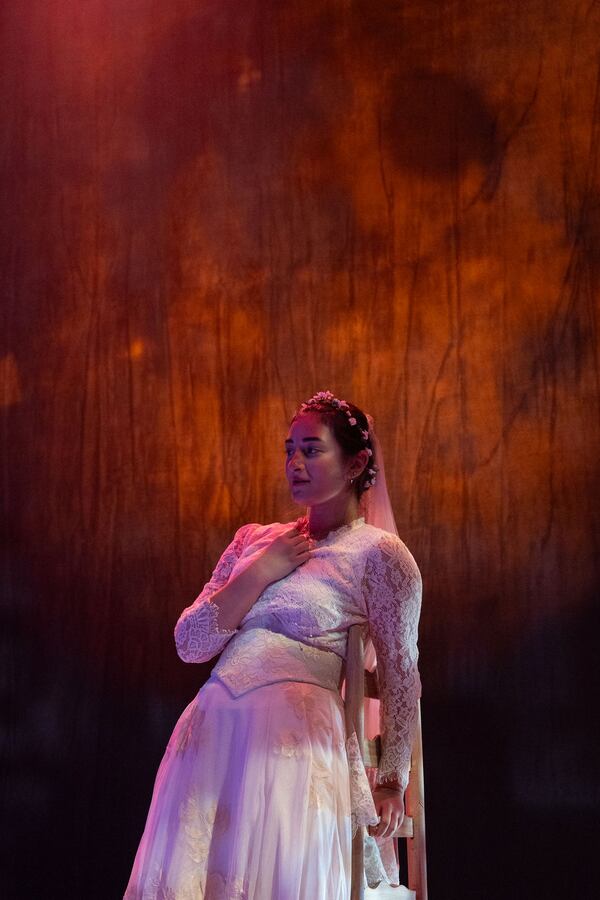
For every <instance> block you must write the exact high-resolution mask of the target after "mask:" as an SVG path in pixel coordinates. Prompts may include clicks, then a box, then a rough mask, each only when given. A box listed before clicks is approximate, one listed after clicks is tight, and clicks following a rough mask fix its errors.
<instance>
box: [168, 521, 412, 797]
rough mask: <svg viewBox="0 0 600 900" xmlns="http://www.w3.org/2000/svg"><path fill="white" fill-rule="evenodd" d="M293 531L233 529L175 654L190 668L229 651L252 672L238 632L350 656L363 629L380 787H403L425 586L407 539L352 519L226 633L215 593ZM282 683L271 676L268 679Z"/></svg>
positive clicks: (179, 629) (182, 624) (187, 613)
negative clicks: (372, 666) (375, 684)
mask: <svg viewBox="0 0 600 900" xmlns="http://www.w3.org/2000/svg"><path fill="white" fill-rule="evenodd" d="M293 524H294V523H280V522H276V523H273V524H270V525H259V524H257V523H250V524H248V525H243V526H242V527H241V528H239V529H238V530H237V531H236V533H235V536H234V538H233V540H232V542H231V543H230V544H229V546H228V547H227V548H226V549H225V551H224V552H223V554H222V556H221V558H220V560H219V562H218V563H217V565H216V567H215V570H214V572H213V574H212V576H211V579H210V581H208V583H207V584H206V585H205V586H204V588H203V589H202V591H201V593H200V594H199V596H198V597H197V598H196V600H195V601H194V603H192V604H191V606H189V607H187V608H186V609H184V610H183V612H182V613H181V616H180V617H179V620H178V622H177V624H176V626H175V643H176V647H177V652H178V654H179V656H180V657H181V659H183V660H184V661H186V662H205V661H207V660H209V659H211V658H212V657H214V656H215V655H217V654H219V653H221V651H222V650H224V648H225V647H226V645H228V644H229V647H228V653H227V654H224V656H228V657H229V658H230V659H231V660H233V659H236V658H237V659H239V660H240V661H242V660H244V659H246V665H248V655H247V654H246V655H244V654H243V653H240V654H237V653H236V650H235V643H236V635H240V638H239V640H240V645H243V644H244V643H245V641H246V637H248V632H249V630H250V629H265V630H267V631H268V632H278V633H280V634H282V635H286V636H287V637H288V638H292V639H293V640H294V641H296V642H300V644H303V645H308V647H314V648H318V649H319V650H327V651H330V652H331V653H334V654H336V655H337V656H338V657H340V658H341V659H344V658H345V655H346V645H347V636H348V629H349V627H350V626H351V625H354V624H357V623H358V624H361V625H363V627H364V635H365V637H367V636H370V637H371V640H372V642H373V646H374V648H375V653H376V655H377V664H378V665H377V672H378V681H379V697H380V701H381V707H380V723H381V738H382V756H381V760H380V766H379V770H378V775H377V780H378V781H385V779H386V778H391V777H395V778H397V779H398V781H399V783H400V785H401V786H402V787H405V786H406V783H407V781H408V770H409V764H410V752H411V747H412V741H413V736H414V728H415V725H416V715H417V700H418V698H419V696H420V679H419V673H418V669H417V659H418V649H417V627H418V621H419V614H420V608H421V595H422V581H421V575H420V572H419V569H418V567H417V564H416V562H415V560H414V558H413V556H412V555H411V553H410V551H409V550H408V548H407V547H406V545H405V544H404V543H403V542H402V541H401V540H400V538H398V537H397V536H396V535H393V534H389V533H388V532H386V531H383V530H381V529H379V528H375V527H374V526H372V525H369V524H366V523H365V521H364V518H362V517H361V518H358V519H355V520H354V521H353V522H351V523H350V524H348V525H344V526H341V527H340V528H337V529H335V530H334V531H332V532H330V533H329V534H328V535H327V537H325V538H324V539H322V540H320V541H315V542H313V545H312V551H311V556H310V558H309V560H308V561H307V562H306V563H304V564H302V565H301V566H298V567H297V568H296V569H294V571H292V572H291V573H290V574H289V575H287V576H286V577H285V578H282V579H280V580H279V581H275V582H273V583H272V584H270V585H268V587H267V588H266V589H265V590H264V591H263V592H262V594H261V595H260V596H259V598H258V599H257V600H256V602H255V603H254V604H253V606H252V608H251V609H250V610H249V612H248V613H247V614H246V615H245V616H244V618H243V619H242V620H241V622H240V624H239V627H238V628H236V629H221V628H220V627H219V606H218V603H217V602H212V601H211V598H212V596H213V595H214V594H215V593H216V592H217V591H218V590H219V588H221V587H223V586H224V585H225V584H226V583H227V581H228V580H229V579H230V578H231V577H233V576H235V575H236V574H237V573H238V572H240V571H242V569H244V568H245V567H246V566H248V565H250V564H251V563H252V561H253V560H254V559H256V556H257V555H258V554H259V553H260V552H261V551H262V550H263V549H264V548H265V547H266V546H267V545H268V544H269V543H270V542H271V541H272V540H273V539H274V538H275V537H276V536H277V534H279V533H281V531H282V530H287V529H289V528H290V527H292V525H293ZM242 635H243V637H242ZM230 642H231V643H230ZM229 650H232V651H233V653H230V652H229ZM258 662H260V661H258ZM240 665H241V662H240ZM218 667H219V664H217V667H215V670H218ZM230 669H231V666H230ZM240 677H242V673H240ZM267 677H268V676H267V675H266V674H265V675H264V676H263V678H267ZM280 677H281V676H280V675H278V676H277V677H276V676H275V675H272V676H271V680H279V678H280ZM254 683H256V677H255V678H254Z"/></svg>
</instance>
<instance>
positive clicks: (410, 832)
mask: <svg viewBox="0 0 600 900" xmlns="http://www.w3.org/2000/svg"><path fill="white" fill-rule="evenodd" d="M414 833H415V829H414V825H413V820H412V818H411V816H404V818H403V819H402V825H401V826H400V828H396V830H395V832H394V833H393V834H392V835H390V837H395V838H411V837H414Z"/></svg>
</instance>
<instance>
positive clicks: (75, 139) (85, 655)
mask: <svg viewBox="0 0 600 900" xmlns="http://www.w3.org/2000/svg"><path fill="white" fill-rule="evenodd" d="M0 21H1V25H2V36H1V38H0V41H1V45H0V50H1V56H0V59H1V63H0V66H1V70H2V81H1V87H0V99H1V107H2V114H3V127H2V130H1V131H0V142H1V153H0V166H1V167H2V175H3V179H2V180H3V187H2V192H1V197H0V204H1V215H0V229H1V239H0V260H1V264H0V278H1V290H2V293H1V298H2V299H1V309H0V316H1V319H0V321H1V335H0V402H1V411H2V438H3V457H2V467H1V475H2V522H3V530H4V534H3V537H4V548H5V549H4V552H3V557H2V559H3V569H2V597H3V599H2V607H1V617H2V646H3V657H4V660H5V661H6V662H7V668H6V670H5V672H6V674H5V675H4V676H3V680H2V690H3V691H4V692H5V698H7V699H8V703H6V704H5V705H4V709H5V713H7V714H8V719H7V721H6V722H5V727H4V728H3V732H2V734H3V763H4V769H5V771H6V772H7V773H8V776H9V778H8V781H7V786H5V788H4V793H3V802H2V806H3V812H4V813H5V815H6V817H7V825H6V832H5V834H4V835H3V837H2V841H1V842H0V847H1V851H2V855H3V856H2V859H1V860H0V868H1V871H2V878H3V882H4V885H3V890H2V896H3V897H6V898H9V897H10V898H38V897H40V898H41V897H44V898H62V900H65V898H77V900H83V898H85V900H107V898H118V897H120V896H121V895H122V891H123V889H124V886H125V883H126V880H127V877H128V875H129V871H130V867H131V864H132V862H133V854H134V852H135V849H136V847H137V842H138V840H139V838H140V836H141V830H142V827H143V823H144V819H145V814H146V811H147V808H148V805H149V800H150V792H151V788H152V783H153V778H154V774H155V772H156V768H157V766H158V763H159V761H160V758H161V756H162V753H163V750H164V747H165V745H166V741H167V738H168V736H169V734H170V731H171V729H172V727H173V725H174V723H175V721H176V719H177V717H178V715H179V713H180V712H181V711H182V709H183V708H184V706H185V705H186V704H187V703H188V702H189V700H190V699H191V698H192V697H193V695H194V694H195V692H196V691H197V689H198V687H199V686H200V685H201V684H202V683H203V681H204V680H205V678H206V677H207V676H208V674H209V671H210V664H209V665H206V666H189V665H188V666H186V665H185V664H184V663H182V662H181V661H180V660H179V659H178V658H177V656H176V653H175V647H174V643H173V637H172V630H173V626H174V623H175V621H176V619H177V616H178V615H179V612H180V611H181V609H182V608H183V607H184V606H187V605H188V604H189V603H191V602H192V600H193V599H194V598H195V596H196V595H197V594H198V592H199V590H200V589H201V587H202V586H203V584H204V583H205V581H206V580H207V579H208V577H209V575H210V572H211V571H212V567H213V565H214V563H215V562H216V559H217V558H218V555H219V553H220V552H221V551H222V549H223V548H224V546H225V545H226V543H227V542H228V541H229V540H230V539H231V536H232V534H233V531H234V530H235V528H237V527H238V526H239V525H240V524H242V523H244V522H249V521H258V522H270V521H273V520H279V521H288V520H289V519H291V518H292V517H294V516H295V515H297V514H298V513H299V512H301V511H302V510H300V509H299V508H298V507H295V506H294V505H293V504H292V502H291V500H290V497H289V495H288V492H287V488H286V484H285V480H284V476H283V460H284V457H283V438H284V436H285V430H286V428H287V423H288V419H289V416H290V415H291V413H292V412H293V410H294V409H295V407H296V405H297V403H299V401H300V400H303V399H306V398H307V397H309V396H310V395H311V394H312V393H313V392H314V391H316V390H324V389H331V390H333V391H334V392H335V393H336V394H337V395H338V396H341V397H345V398H347V399H351V400H353V401H354V402H356V403H358V404H359V405H361V406H364V407H365V408H366V409H367V410H368V411H370V412H371V413H372V414H373V416H374V417H375V421H376V423H378V426H379V429H378V430H379V433H380V435H381V439H382V441H383V444H384V447H385V449H386V452H387V457H386V466H387V469H388V473H389V481H390V486H391V491H392V495H393V502H394V506H395V511H396V516H397V521H398V528H399V530H400V533H401V535H402V537H403V538H404V540H405V541H406V543H407V544H408V546H409V547H410V548H411V550H412V551H413V553H414V555H415V557H416V559H417V561H418V562H419V565H420V568H421V571H422V573H423V578H424V606H423V615H422V625H421V664H422V676H423V684H424V698H423V719H424V738H425V777H426V796H427V825H428V840H429V844H428V850H429V871H430V890H431V895H432V896H433V898H434V900H454V898H457V900H458V898H461V900H463V898H467V897H468V898H476V900H488V898H490V900H495V898H506V897H510V898H527V900H531V898H537V897H548V898H551V897H558V896H559V890H560V889H567V888H568V890H569V893H568V894H565V896H567V895H568V896H570V897H576V896H577V897H587V896H591V894H590V893H589V892H586V890H585V889H584V888H583V886H582V885H583V884H584V882H585V880H586V879H587V878H588V877H591V875H592V873H593V870H594V866H596V865H597V864H596V862H595V860H596V859H597V855H594V856H593V857H592V850H593V849H595V847H596V844H595V835H594V833H593V822H594V821H595V819H596V817H597V816H598V813H599V811H600V798H599V787H598V784H599V777H598V776H599V763H598V754H597V744H598V737H599V734H598V730H599V729H598V725H597V724H596V719H595V712H596V708H597V705H598V699H599V697H598V690H597V687H594V683H595V679H594V677H593V676H594V675H595V672H596V659H597V649H596V648H597V641H598V626H599V624H600V622H599V619H600V617H599V615H598V611H597V607H596V606H595V605H594V603H595V597H594V595H595V590H596V588H597V584H598V565H599V564H598V539H599V532H600V528H599V518H600V515H599V505H600V503H599V501H600V491H599V477H598V459H599V456H600V419H599V392H598V388H599V378H600V364H599V353H600V342H599V304H598V289H599V280H600V252H599V240H600V184H599V157H598V154H599V148H600V142H599V129H600V117H599V102H600V99H599V98H600V94H599V50H598V48H599V46H600V6H599V5H598V4H597V3H591V2H580V0H520V2H516V0H494V2H492V0H399V2H391V0H390V2H386V0H243V2H242V0H169V2H157V0H127V2H124V0H27V2H22V0H3V3H2V5H1V7H0ZM592 893H593V892H592ZM561 896H562V894H561ZM265 900H268V898H265Z"/></svg>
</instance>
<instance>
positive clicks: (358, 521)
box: [295, 516, 365, 545]
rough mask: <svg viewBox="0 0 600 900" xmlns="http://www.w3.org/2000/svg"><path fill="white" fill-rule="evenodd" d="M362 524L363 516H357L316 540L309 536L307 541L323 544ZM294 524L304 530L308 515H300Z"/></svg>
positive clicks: (306, 526) (363, 522)
mask: <svg viewBox="0 0 600 900" xmlns="http://www.w3.org/2000/svg"><path fill="white" fill-rule="evenodd" d="M364 524H365V517H364V516H359V517H358V518H357V519H353V520H352V521H351V522H346V523H345V524H344V525H340V526H339V527H338V528H333V529H332V530H331V531H330V532H329V533H328V534H326V535H325V537H324V538H319V540H316V539H315V538H312V537H311V538H309V541H310V543H311V544H314V545H320V544H324V543H325V542H326V541H330V540H331V539H332V538H334V537H336V536H337V535H338V534H342V533H343V532H346V531H354V529H355V528H360V526H361V525H364ZM295 525H296V527H297V528H298V529H299V530H300V531H306V529H307V528H308V516H300V518H299V519H297V520H296V522H295Z"/></svg>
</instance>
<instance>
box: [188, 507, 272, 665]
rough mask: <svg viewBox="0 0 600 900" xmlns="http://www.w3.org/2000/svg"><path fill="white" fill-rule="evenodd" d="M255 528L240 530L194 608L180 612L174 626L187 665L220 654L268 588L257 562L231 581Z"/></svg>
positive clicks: (248, 526)
mask: <svg viewBox="0 0 600 900" xmlns="http://www.w3.org/2000/svg"><path fill="white" fill-rule="evenodd" d="M254 527H255V525H254V524H252V523H251V524H248V525H242V527H241V528H238V530H237V531H236V533H235V536H234V538H233V540H232V542H231V543H230V544H229V546H228V547H227V548H226V549H225V550H224V551H223V553H222V554H221V558H220V559H219V562H218V563H217V565H216V567H215V570H214V572H213V574H212V576H211V578H210V581H208V582H207V584H205V586H204V587H203V589H202V591H201V593H200V594H199V596H198V597H197V598H196V600H195V601H194V602H193V603H192V605H191V606H188V607H186V609H184V610H183V612H182V613H181V615H180V617H179V619H178V621H177V624H176V626H175V646H176V648H177V654H178V656H179V657H180V658H181V659H182V660H183V661H184V662H196V663H200V662H206V661H207V660H209V659H212V657H213V656H216V655H217V654H218V653H220V652H221V650H222V649H223V648H224V647H225V644H226V643H227V642H228V641H229V640H230V639H231V637H232V636H233V635H234V634H235V633H236V631H237V626H238V625H239V623H240V622H241V620H242V619H243V618H244V616H245V615H246V613H247V612H248V610H249V609H250V608H251V606H252V605H253V603H254V602H255V601H256V600H257V598H258V597H259V596H260V594H261V593H262V592H263V591H264V589H265V588H266V586H267V584H268V581H267V580H266V575H265V573H264V571H263V568H262V567H261V566H260V565H256V563H255V562H253V563H250V564H249V565H248V566H247V567H246V568H245V569H244V570H243V571H242V572H240V573H239V574H238V575H236V576H234V577H233V578H232V579H231V581H229V576H230V575H231V571H232V569H233V567H234V565H235V563H236V562H237V560H238V559H239V557H240V555H241V552H242V550H243V548H244V546H245V541H246V539H247V537H248V535H249V533H250V531H252V529H253V528H254ZM216 601H218V602H216Z"/></svg>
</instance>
